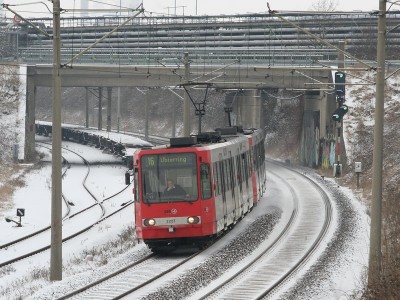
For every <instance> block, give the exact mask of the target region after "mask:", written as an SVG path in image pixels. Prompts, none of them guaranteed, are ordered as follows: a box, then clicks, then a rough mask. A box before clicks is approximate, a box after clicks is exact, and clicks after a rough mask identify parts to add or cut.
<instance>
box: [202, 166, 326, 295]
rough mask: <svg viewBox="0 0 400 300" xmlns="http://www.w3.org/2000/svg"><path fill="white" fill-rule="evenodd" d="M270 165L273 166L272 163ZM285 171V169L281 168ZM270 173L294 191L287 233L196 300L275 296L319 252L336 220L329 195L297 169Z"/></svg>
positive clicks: (284, 231)
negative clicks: (333, 218)
mask: <svg viewBox="0 0 400 300" xmlns="http://www.w3.org/2000/svg"><path fill="white" fill-rule="evenodd" d="M270 166H272V165H271V164H270ZM278 168H281V167H278ZM278 171H279V173H280V174H282V175H277V174H278V172H276V171H271V170H269V173H270V174H271V176H272V178H273V180H276V181H281V182H282V183H283V184H284V185H286V186H287V188H288V189H289V190H290V193H291V195H292V201H293V203H294V206H293V207H294V209H293V212H292V215H291V217H290V219H289V220H288V222H287V224H286V226H285V228H284V230H283V231H282V232H281V233H280V234H279V236H278V237H277V238H276V239H275V240H274V241H273V243H272V244H271V245H270V246H269V247H267V248H265V249H263V250H262V251H261V252H260V253H258V254H257V255H253V257H251V259H249V260H248V261H246V262H245V263H243V264H240V266H237V267H235V268H234V270H235V271H232V272H228V273H227V274H226V275H225V276H223V278H221V280H218V282H217V283H215V284H214V285H213V287H212V289H210V288H208V289H207V291H204V292H199V293H197V294H196V295H195V298H196V299H261V298H263V299H264V298H266V299H267V298H270V297H273V296H274V295H275V294H276V293H278V292H279V290H280V289H284V285H285V284H286V283H288V282H290V280H291V279H292V278H293V276H295V274H297V273H298V272H300V271H301V268H302V267H304V266H305V265H306V264H307V262H308V261H309V260H310V259H311V258H312V256H313V254H314V253H315V252H316V251H317V250H318V248H319V247H320V245H321V242H322V241H323V240H324V238H325V237H326V235H327V232H328V229H329V227H330V225H331V220H332V205H331V202H330V199H329V197H328V195H327V194H326V192H325V191H324V190H323V189H322V188H320V187H319V186H318V185H317V184H316V183H315V182H314V181H312V180H311V179H309V178H308V177H306V176H304V175H302V174H300V173H298V172H295V171H293V170H288V169H283V170H282V171H281V170H278Z"/></svg>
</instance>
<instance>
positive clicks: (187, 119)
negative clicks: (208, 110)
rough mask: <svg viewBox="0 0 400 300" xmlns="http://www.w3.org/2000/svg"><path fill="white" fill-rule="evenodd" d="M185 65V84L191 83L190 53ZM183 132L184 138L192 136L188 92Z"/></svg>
mask: <svg viewBox="0 0 400 300" xmlns="http://www.w3.org/2000/svg"><path fill="white" fill-rule="evenodd" d="M183 63H184V65H185V82H189V79H190V78H189V77H190V63H189V53H188V52H185V54H184V56H183ZM183 131H184V133H183V134H184V136H190V98H189V95H188V93H187V92H186V93H185V95H184V98H183Z"/></svg>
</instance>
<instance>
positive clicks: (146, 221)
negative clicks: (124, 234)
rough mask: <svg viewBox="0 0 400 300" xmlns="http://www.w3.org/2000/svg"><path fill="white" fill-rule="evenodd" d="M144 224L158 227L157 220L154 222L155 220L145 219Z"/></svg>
mask: <svg viewBox="0 0 400 300" xmlns="http://www.w3.org/2000/svg"><path fill="white" fill-rule="evenodd" d="M143 224H144V225H145V226H154V225H156V220H154V219H145V220H144V221H143Z"/></svg>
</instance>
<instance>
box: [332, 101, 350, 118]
mask: <svg viewBox="0 0 400 300" xmlns="http://www.w3.org/2000/svg"><path fill="white" fill-rule="evenodd" d="M348 111H349V107H348V106H347V105H346V104H342V105H340V106H339V107H338V108H337V109H336V110H335V112H334V113H333V115H332V120H333V121H335V122H340V121H342V119H343V116H344V115H345V114H346V113H347V112H348Z"/></svg>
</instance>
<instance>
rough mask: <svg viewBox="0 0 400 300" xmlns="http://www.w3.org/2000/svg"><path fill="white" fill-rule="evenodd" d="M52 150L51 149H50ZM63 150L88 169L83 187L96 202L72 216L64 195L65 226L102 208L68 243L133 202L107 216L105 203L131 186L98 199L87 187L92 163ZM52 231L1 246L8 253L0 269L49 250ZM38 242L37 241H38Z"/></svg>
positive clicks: (69, 203)
mask: <svg viewBox="0 0 400 300" xmlns="http://www.w3.org/2000/svg"><path fill="white" fill-rule="evenodd" d="M44 147H45V148H47V149H49V148H48V147H47V146H44ZM49 150H50V149H49ZM63 150H65V151H67V152H69V153H73V154H74V155H75V156H77V157H79V159H81V160H82V162H83V163H84V164H85V166H86V167H87V172H86V174H85V176H84V179H83V182H82V185H83V186H84V188H85V190H86V191H87V192H88V194H89V195H90V197H92V198H93V200H94V202H95V203H93V204H91V205H89V206H86V207H84V208H82V209H79V210H78V211H76V212H75V213H73V214H71V203H73V202H71V201H70V200H67V199H66V197H65V195H64V194H63V199H64V201H65V204H66V207H67V209H66V213H65V214H64V216H63V224H64V223H65V222H71V221H69V220H70V219H71V218H73V217H75V218H74V221H76V222H79V221H78V220H75V219H76V217H77V216H82V217H83V218H85V216H84V214H85V212H88V211H89V210H90V209H93V208H95V207H100V208H101V213H100V216H98V217H97V218H96V219H95V220H93V221H89V222H86V223H84V225H83V226H81V227H80V229H79V230H76V229H73V232H70V233H69V234H68V236H67V237H66V238H63V240H62V241H63V242H65V241H68V240H70V239H72V238H74V237H76V236H78V235H79V234H81V233H83V232H86V231H88V230H89V229H90V228H92V227H93V226H94V225H96V224H98V223H99V222H101V221H103V220H105V219H107V218H109V217H110V216H112V215H114V214H116V213H117V212H119V211H120V210H122V209H124V208H125V207H127V206H128V205H129V204H132V201H127V202H125V203H123V206H122V207H120V208H117V209H114V210H113V211H112V212H111V213H109V214H106V210H105V208H104V202H106V201H107V200H110V199H112V198H113V197H116V196H118V195H119V194H121V193H122V192H123V191H125V190H126V189H128V188H129V186H130V185H128V186H125V187H124V188H123V189H122V190H120V191H118V192H117V193H114V194H112V195H111V196H109V197H107V198H105V199H103V200H100V199H98V198H97V197H96V196H95V195H94V193H93V192H92V191H91V190H90V189H89V187H88V186H87V185H86V183H85V182H86V180H87V178H88V176H89V173H90V163H89V162H88V161H87V160H86V159H85V158H84V157H83V156H82V155H80V154H78V153H76V152H75V151H72V150H70V149H67V148H63ZM63 160H64V163H65V165H66V168H65V169H64V172H63V179H64V180H65V178H66V177H65V175H66V172H67V170H69V168H70V166H71V164H70V163H69V160H67V159H66V158H65V157H64V158H63ZM50 229H51V226H46V227H44V228H41V229H39V230H37V231H35V232H32V233H30V234H28V235H26V236H23V237H21V238H19V239H16V240H13V241H11V242H8V243H6V244H3V245H0V249H6V250H7V252H6V253H4V254H3V255H2V257H1V260H0V268H1V267H3V266H6V265H9V264H12V263H15V262H17V261H19V260H22V259H24V258H27V257H30V256H32V255H35V254H37V253H40V252H42V251H45V250H48V249H49V248H50V245H49V244H48V242H43V240H44V238H43V236H46V235H49V234H50ZM35 239H36V240H37V241H36V240H35ZM45 240H46V241H48V240H50V239H49V238H45ZM25 243H28V244H29V245H32V244H35V245H36V249H32V246H29V247H28V246H26V245H25ZM7 253H11V254H10V255H11V257H9V256H7V255H5V254H7Z"/></svg>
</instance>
